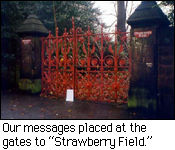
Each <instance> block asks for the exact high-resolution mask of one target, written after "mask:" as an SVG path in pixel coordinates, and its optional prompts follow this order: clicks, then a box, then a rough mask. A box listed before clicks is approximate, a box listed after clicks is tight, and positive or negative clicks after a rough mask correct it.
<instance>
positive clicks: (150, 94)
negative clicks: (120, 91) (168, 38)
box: [127, 1, 174, 112]
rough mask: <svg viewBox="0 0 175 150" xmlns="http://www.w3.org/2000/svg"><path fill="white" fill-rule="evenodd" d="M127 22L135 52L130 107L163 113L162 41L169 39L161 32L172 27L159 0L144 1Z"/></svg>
mask: <svg viewBox="0 0 175 150" xmlns="http://www.w3.org/2000/svg"><path fill="white" fill-rule="evenodd" d="M127 23H128V24H129V25H131V31H130V33H131V50H132V52H131V59H132V69H131V70H132V72H131V82H130V90H129V101H128V107H129V108H137V109H138V108H141V110H146V111H148V112H153V111H161V106H160V105H161V104H160V88H159V84H160V83H159V82H161V81H159V80H158V79H159V74H160V73H159V70H160V69H159V68H160V62H159V60H160V54H159V53H160V50H159V49H160V48H159V44H160V42H159V41H160V40H161V39H162V38H164V37H165V36H163V35H162V37H161V36H160V33H162V32H165V31H166V30H167V29H168V28H169V27H168V26H169V24H170V23H169V20H168V19H167V17H166V16H165V15H164V13H163V12H162V10H161V9H160V8H159V6H158V5H157V3H156V2H155V1H142V3H141V4H140V5H139V6H138V7H137V8H136V10H135V12H134V13H133V14H132V15H131V16H130V17H129V19H128V20H127ZM167 59H168V58H167ZM173 59H174V58H173ZM143 108H145V109H143ZM150 110H151V111H150Z"/></svg>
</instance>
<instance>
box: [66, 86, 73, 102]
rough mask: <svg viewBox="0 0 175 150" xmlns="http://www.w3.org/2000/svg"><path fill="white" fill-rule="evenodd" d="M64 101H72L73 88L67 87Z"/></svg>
mask: <svg viewBox="0 0 175 150" xmlns="http://www.w3.org/2000/svg"><path fill="white" fill-rule="evenodd" d="M66 101H69V102H73V101H74V90H73V89H67V93H66Z"/></svg>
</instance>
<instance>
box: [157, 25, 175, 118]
mask: <svg viewBox="0 0 175 150" xmlns="http://www.w3.org/2000/svg"><path fill="white" fill-rule="evenodd" d="M160 31H161V32H158V35H157V36H158V41H157V42H158V45H157V46H158V47H157V49H158V81H157V82H158V83H157V84H158V111H159V114H160V115H161V116H162V117H165V118H174V116H173V115H174V28H162V29H160Z"/></svg>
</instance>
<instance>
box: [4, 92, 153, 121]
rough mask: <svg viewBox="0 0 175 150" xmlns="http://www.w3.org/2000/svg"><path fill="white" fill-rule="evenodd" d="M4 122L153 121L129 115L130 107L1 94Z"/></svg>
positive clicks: (140, 116) (13, 93)
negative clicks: (44, 120)
mask: <svg viewBox="0 0 175 150" xmlns="http://www.w3.org/2000/svg"><path fill="white" fill-rule="evenodd" d="M1 119H150V118H148V116H147V117H146V116H143V115H141V114H139V113H136V112H133V111H132V112H131V111H128V108H127V104H120V105H119V104H111V103H101V102H90V101H80V100H75V101H74V102H65V100H59V99H48V98H43V97H40V96H39V94H38V95H31V94H27V93H21V92H12V91H8V92H7V91H6V92H2V91H1Z"/></svg>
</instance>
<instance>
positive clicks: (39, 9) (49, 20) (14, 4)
mask: <svg viewBox="0 0 175 150" xmlns="http://www.w3.org/2000/svg"><path fill="white" fill-rule="evenodd" d="M1 4H2V7H1V27H2V29H3V30H1V35H4V33H5V34H6V36H8V37H10V35H11V36H12V34H14V33H15V31H16V29H17V28H18V27H19V25H20V24H21V23H22V22H23V21H24V20H25V19H26V17H27V16H28V15H29V14H36V15H37V16H38V17H39V19H40V20H41V21H42V22H43V23H44V25H45V26H46V28H47V29H49V30H51V31H52V33H55V26H54V15H53V2H52V1H3V2H1ZM55 9H56V19H57V25H58V27H59V33H60V34H62V33H63V32H64V28H67V29H68V31H69V29H70V28H72V20H71V19H72V16H74V18H75V25H76V26H77V27H78V26H79V27H81V28H82V29H83V30H84V29H87V26H88V25H89V26H90V27H91V28H92V30H95V28H97V25H98V24H99V20H98V15H100V14H101V13H100V11H99V9H97V8H93V3H92V2H91V1H55ZM4 31H6V32H4ZM2 33H3V34H2Z"/></svg>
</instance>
